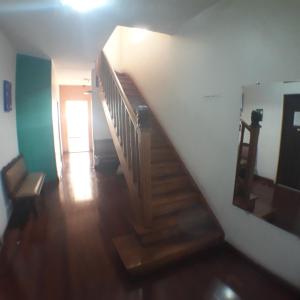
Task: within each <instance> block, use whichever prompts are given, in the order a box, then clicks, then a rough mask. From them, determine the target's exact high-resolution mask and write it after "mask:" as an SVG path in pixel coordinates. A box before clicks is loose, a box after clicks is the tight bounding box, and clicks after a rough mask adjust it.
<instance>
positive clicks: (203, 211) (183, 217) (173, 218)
mask: <svg viewBox="0 0 300 300" xmlns="http://www.w3.org/2000/svg"><path fill="white" fill-rule="evenodd" d="M212 221H213V220H212V218H210V215H209V212H208V210H207V208H206V207H205V206H202V205H201V204H200V203H199V204H198V205H197V206H194V207H192V208H188V209H184V210H181V211H178V212H175V213H173V214H169V215H164V216H159V217H156V218H154V219H153V222H152V226H151V227H150V228H145V227H141V226H139V225H138V224H135V223H132V225H133V227H134V229H135V231H136V232H137V234H138V235H140V236H143V235H147V234H151V233H154V232H159V231H162V230H165V229H169V228H171V227H178V226H179V227H180V228H189V227H190V226H192V227H195V226H197V225H199V226H201V225H203V224H208V223H209V224H210V223H211V222H212ZM203 227H206V226H203Z"/></svg>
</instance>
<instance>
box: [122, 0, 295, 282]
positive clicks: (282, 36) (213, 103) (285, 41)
mask: <svg viewBox="0 0 300 300" xmlns="http://www.w3.org/2000/svg"><path fill="white" fill-rule="evenodd" d="M299 11H300V2H299V1H297V0H286V1H280V0H265V1H260V0H252V1H247V0H221V1H219V2H218V3H217V4H216V5H215V6H213V7H211V8H209V9H207V10H206V11H204V12H203V13H201V14H200V15H198V16H197V17H195V18H193V19H191V20H190V21H188V22H187V23H186V24H185V25H184V26H183V27H182V28H181V29H180V31H179V32H178V33H177V34H176V35H174V36H172V37H170V36H165V35H155V34H149V35H148V36H147V38H145V39H144V40H143V41H141V42H140V43H133V39H130V38H127V37H126V34H128V33H126V32H125V34H124V36H123V37H122V57H121V64H122V66H121V68H123V69H124V70H125V71H127V72H128V73H129V74H131V76H132V77H133V78H134V79H135V81H136V82H137V85H138V86H139V88H140V89H141V91H142V92H143V94H144V96H145V98H146V99H147V101H148V103H149V104H150V106H151V107H152V110H153V111H154V112H155V114H156V115H157V116H158V118H159V120H160V121H161V123H162V125H163V126H164V127H165V129H166V131H167V133H168V135H169V136H170V138H171V140H172V141H173V143H174V145H175V147H176V148H177V150H178V151H179V153H180V155H181V157H182V158H183V160H184V161H185V163H186V165H187V167H188V169H189V170H190V172H191V174H192V175H193V177H194V178H195V180H196V182H197V183H198V185H199V187H200V188H201V190H202V191H203V193H204V194H205V196H206V198H207V199H208V201H209V203H210V205H211V207H212V208H213V210H214V212H215V213H216V215H217V217H218V219H219V220H220V222H221V223H222V226H223V228H224V230H225V233H226V239H227V240H228V241H229V242H230V243H232V244H233V245H234V246H236V247H237V248H238V249H240V250H241V251H242V252H244V253H245V254H247V255H248V256H249V257H251V258H252V259H253V260H255V261H256V262H258V263H260V264H261V265H263V266H264V267H266V268H268V269H269V270H271V271H273V272H274V273H276V274H277V275H279V276H281V277H282V278H284V279H286V280H288V281H289V282H290V283H292V284H294V285H295V286H298V287H300V255H299V253H300V241H299V238H298V237H296V236H293V235H291V234H289V233H288V232H285V231H283V230H281V229H279V228H277V227H275V226H273V225H271V224H268V223H266V222H264V221H263V220H260V219H258V218H256V217H255V216H253V215H251V214H248V213H247V212H245V211H243V210H241V209H239V208H237V207H235V206H233V205H232V196H233V186H234V176H235V164H236V155H237V147H238V125H239V110H240V99H241V94H242V86H245V85H249V84H253V83H255V82H257V81H265V82H272V81H281V80H288V79H291V80H293V79H295V78H299V75H300V60H299V52H300V39H299V26H300V18H299ZM125 31H126V30H125Z"/></svg>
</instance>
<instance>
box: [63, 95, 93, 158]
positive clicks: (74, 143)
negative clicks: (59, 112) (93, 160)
mask: <svg viewBox="0 0 300 300" xmlns="http://www.w3.org/2000/svg"><path fill="white" fill-rule="evenodd" d="M66 123H67V124H66V125H67V143H68V152H70V153H72V152H88V151H90V141H89V103H88V101H87V100H67V101H66Z"/></svg>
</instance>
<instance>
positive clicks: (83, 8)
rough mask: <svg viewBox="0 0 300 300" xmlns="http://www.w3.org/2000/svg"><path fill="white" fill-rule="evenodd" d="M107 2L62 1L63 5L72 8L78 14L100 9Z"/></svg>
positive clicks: (89, 0)
mask: <svg viewBox="0 0 300 300" xmlns="http://www.w3.org/2000/svg"><path fill="white" fill-rule="evenodd" d="M105 2H106V0H61V3H62V4H63V5H66V6H70V7H71V8H73V9H74V10H76V11H78V12H87V11H91V10H93V9H96V8H99V7H101V6H103V5H104V4H105Z"/></svg>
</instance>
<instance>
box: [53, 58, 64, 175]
mask: <svg viewBox="0 0 300 300" xmlns="http://www.w3.org/2000/svg"><path fill="white" fill-rule="evenodd" d="M51 68H52V70H51V76H52V78H51V88H52V91H51V92H52V123H53V137H54V150H55V162H56V170H57V176H58V178H61V176H62V165H63V160H62V153H63V151H62V140H61V123H60V97H59V85H58V81H57V73H56V68H55V65H54V62H53V61H52V62H51Z"/></svg>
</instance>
